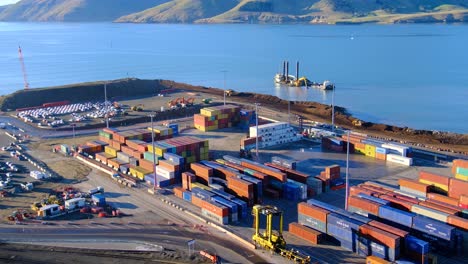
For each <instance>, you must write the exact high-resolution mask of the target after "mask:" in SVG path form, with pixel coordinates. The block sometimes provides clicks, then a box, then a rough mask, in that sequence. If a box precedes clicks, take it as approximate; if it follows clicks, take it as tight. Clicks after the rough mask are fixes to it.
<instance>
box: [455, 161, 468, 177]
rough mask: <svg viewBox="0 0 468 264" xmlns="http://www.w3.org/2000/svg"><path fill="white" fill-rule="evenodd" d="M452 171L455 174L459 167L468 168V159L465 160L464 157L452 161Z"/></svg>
mask: <svg viewBox="0 0 468 264" xmlns="http://www.w3.org/2000/svg"><path fill="white" fill-rule="evenodd" d="M452 164H453V166H452V173H453V174H455V173H457V167H462V168H466V169H468V160H463V159H456V160H453V162H452Z"/></svg>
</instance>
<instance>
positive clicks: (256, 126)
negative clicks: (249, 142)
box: [255, 103, 260, 161]
mask: <svg viewBox="0 0 468 264" xmlns="http://www.w3.org/2000/svg"><path fill="white" fill-rule="evenodd" d="M259 105H260V104H259V103H255V130H256V131H255V134H256V137H255V154H256V156H257V161H258V160H259V159H258V106H259Z"/></svg>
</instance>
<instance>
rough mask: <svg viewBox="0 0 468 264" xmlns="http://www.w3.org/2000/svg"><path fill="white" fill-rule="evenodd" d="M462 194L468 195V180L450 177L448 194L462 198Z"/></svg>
mask: <svg viewBox="0 0 468 264" xmlns="http://www.w3.org/2000/svg"><path fill="white" fill-rule="evenodd" d="M460 195H468V182H466V181H462V180H459V179H455V178H450V185H449V190H448V196H449V197H452V198H455V199H460Z"/></svg>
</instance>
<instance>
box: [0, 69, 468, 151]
mask: <svg viewBox="0 0 468 264" xmlns="http://www.w3.org/2000/svg"><path fill="white" fill-rule="evenodd" d="M103 84H104V82H103V81H100V82H87V83H78V84H71V85H66V86H57V87H47V88H35V89H31V90H19V91H16V92H14V93H12V94H9V95H5V96H2V97H1V98H0V107H1V109H2V111H5V110H6V109H7V108H10V109H18V108H23V107H31V106H38V105H41V104H42V103H46V102H53V101H62V100H68V99H70V101H71V102H72V103H75V102H80V101H81V102H82V101H86V100H95V98H100V97H101V94H103V89H102V87H103ZM168 89H174V90H184V91H188V92H200V93H206V94H210V95H213V96H219V97H221V98H222V97H223V92H224V90H223V89H219V88H213V87H204V86H195V85H190V84H186V83H179V82H175V81H170V80H140V79H132V78H127V79H119V80H112V81H108V96H109V98H111V97H131V96H144V97H149V96H154V95H155V93H156V94H157V93H158V92H160V91H163V90H168ZM71 90H73V94H74V95H75V96H74V97H73V98H70V94H71V93H72V91H71ZM41 98H47V99H42V100H41ZM227 98H229V101H233V102H239V103H244V104H253V103H260V104H262V105H263V106H265V107H267V108H270V109H271V110H274V111H278V112H284V111H287V109H288V101H287V100H283V99H280V98H278V97H276V96H273V95H266V94H257V93H248V92H236V91H234V92H233V93H232V95H231V96H230V97H227ZM290 106H291V114H295V115H301V116H303V117H304V118H305V119H307V120H313V121H319V122H322V123H328V124H329V123H331V115H332V114H331V113H332V107H331V106H330V105H325V104H321V103H318V102H303V101H291V104H290ZM353 122H358V123H359V122H360V123H362V125H361V126H355V125H354V124H353ZM335 125H338V126H341V127H344V128H347V129H352V130H354V131H357V132H360V133H365V134H368V135H370V136H374V137H378V138H381V139H387V140H388V139H393V141H397V142H401V143H406V144H409V145H413V146H423V145H424V147H426V148H430V149H433V150H441V151H448V152H452V153H459V154H465V155H467V154H468V134H458V133H452V132H440V131H432V130H421V129H411V128H407V127H399V126H393V125H388V124H380V123H373V122H367V121H365V120H359V119H358V118H356V117H354V116H352V114H351V113H348V112H347V111H346V108H344V107H340V106H335Z"/></svg>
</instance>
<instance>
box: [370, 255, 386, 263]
mask: <svg viewBox="0 0 468 264" xmlns="http://www.w3.org/2000/svg"><path fill="white" fill-rule="evenodd" d="M366 264H391V262H389V261H386V260H385V259H381V258H379V257H376V256H368V257H367V258H366Z"/></svg>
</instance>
